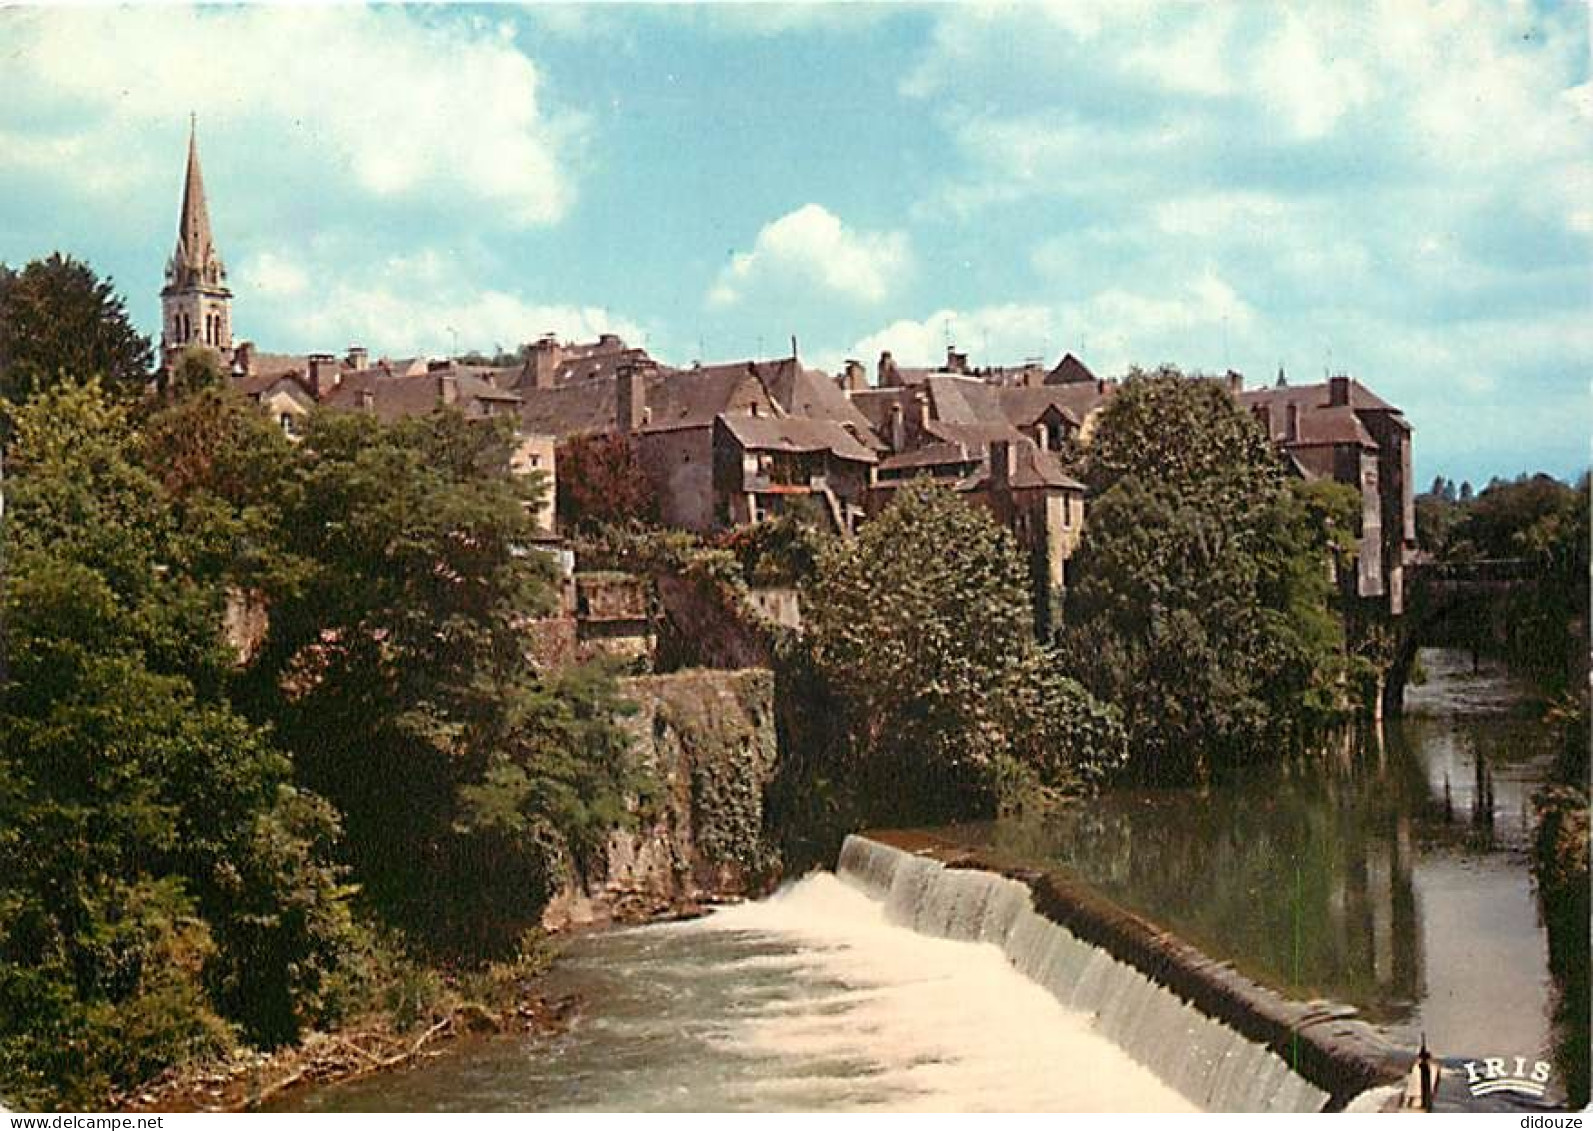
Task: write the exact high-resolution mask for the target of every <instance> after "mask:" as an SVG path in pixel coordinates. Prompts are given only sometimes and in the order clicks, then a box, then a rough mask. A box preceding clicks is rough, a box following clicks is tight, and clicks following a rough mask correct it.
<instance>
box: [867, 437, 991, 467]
mask: <svg viewBox="0 0 1593 1131" xmlns="http://www.w3.org/2000/svg"><path fill="white" fill-rule="evenodd" d="M981 458H983V457H982V456H980V455H979V454H978V453H977V452H971V451H969V449H968V448H967V447H966V446H964V445H962V444H957V443H951V442H949V441H943V442H941V443H938V444H925V445H924V446H923V447H921V448H910V449H908V450H907V451H905V452H897V453H895V454H894V455H889V456H886V457H885V458H884V459H882V460H880V461H879V469H880V470H881V471H910V470H912V469H913V468H917V467H947V466H950V465H954V464H964V463H977V462H978V461H979V460H980V459H981Z"/></svg>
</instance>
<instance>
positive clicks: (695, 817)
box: [542, 668, 778, 931]
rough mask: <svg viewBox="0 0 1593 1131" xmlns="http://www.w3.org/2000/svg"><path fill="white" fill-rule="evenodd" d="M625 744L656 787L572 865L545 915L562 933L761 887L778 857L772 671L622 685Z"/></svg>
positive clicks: (697, 674) (691, 674)
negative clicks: (625, 821)
mask: <svg viewBox="0 0 1593 1131" xmlns="http://www.w3.org/2000/svg"><path fill="white" fill-rule="evenodd" d="M623 692H624V694H625V697H626V698H628V699H630V700H631V701H632V702H634V703H635V704H636V706H637V708H638V710H637V713H636V714H635V715H634V716H632V717H631V718H630V719H629V720H628V721H627V726H628V728H629V730H630V733H631V735H632V742H633V747H632V748H633V750H634V751H635V753H636V756H637V757H638V759H639V760H640V762H641V764H642V766H643V767H644V768H645V770H646V771H647V773H648V774H649V776H650V777H651V778H652V779H653V781H654V783H655V785H656V787H657V790H658V792H657V794H656V796H655V797H654V798H652V799H651V800H650V801H649V802H648V803H646V804H645V805H644V803H643V802H642V800H641V799H640V798H636V799H633V800H632V802H631V809H632V814H633V824H632V825H631V826H630V827H628V828H624V829H618V830H616V831H614V832H613V833H611V834H610V835H609V839H608V843H607V844H606V845H605V846H604V849H603V852H602V854H601V857H600V859H599V860H597V861H594V862H593V863H592V865H591V866H590V868H589V870H588V871H587V872H586V873H585V874H580V873H578V872H577V870H576V869H575V868H574V867H573V865H572V866H571V868H570V870H569V872H568V873H567V875H566V877H565V880H564V882H563V884H562V885H561V886H560V888H559V890H558V892H557V894H555V896H554V897H553V899H552V900H551V901H550V902H549V903H548V905H547V907H546V909H545V910H544V912H543V920H542V921H543V926H544V927H546V928H547V929H549V930H555V931H557V930H567V929H570V928H572V927H580V926H590V925H597V924H603V923H610V922H615V921H626V920H637V919H646V918H651V917H655V916H657V915H660V914H667V913H671V912H677V913H678V912H687V911H692V910H695V909H696V908H698V907H699V906H701V905H703V904H708V903H715V902H722V901H725V900H729V899H738V898H744V897H748V896H755V895H761V894H763V893H764V892H765V891H766V890H767V888H768V886H769V885H770V883H771V882H772V881H773V880H774V879H775V878H776V876H777V872H778V868H777V857H776V854H775V850H774V847H773V846H772V845H771V844H770V842H769V841H768V840H767V839H766V838H765V836H764V830H763V798H764V791H765V790H766V788H767V787H768V784H769V782H770V781H771V780H772V778H773V776H774V772H775V762H776V758H777V753H778V752H777V748H776V738H775V725H774V717H775V716H774V676H773V674H772V673H770V672H769V671H766V670H763V669H756V668H754V669H746V670H742V671H705V670H692V671H682V672H675V673H672V674H670V675H660V676H643V677H639V678H635V679H629V680H626V681H624V684H623Z"/></svg>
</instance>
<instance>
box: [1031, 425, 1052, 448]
mask: <svg viewBox="0 0 1593 1131" xmlns="http://www.w3.org/2000/svg"><path fill="white" fill-rule="evenodd" d="M1034 446H1035V447H1037V448H1039V449H1040V450H1041V451H1042V452H1048V451H1050V450H1051V437H1050V435H1049V434H1047V432H1046V428H1045V421H1043V420H1037V421H1035V424H1034Z"/></svg>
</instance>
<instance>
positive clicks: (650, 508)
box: [554, 433, 658, 532]
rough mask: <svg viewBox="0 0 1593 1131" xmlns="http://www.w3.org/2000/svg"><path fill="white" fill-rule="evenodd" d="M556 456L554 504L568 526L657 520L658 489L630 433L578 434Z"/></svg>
mask: <svg viewBox="0 0 1593 1131" xmlns="http://www.w3.org/2000/svg"><path fill="white" fill-rule="evenodd" d="M555 459H556V461H557V467H558V492H557V496H556V498H555V500H554V508H555V510H556V512H557V514H558V517H559V525H560V526H561V528H563V529H564V530H565V531H567V532H573V531H580V530H590V529H593V528H594V527H598V526H604V525H613V524H616V523H627V522H639V523H643V524H649V525H650V524H652V523H655V522H657V521H658V495H657V492H655V491H654V489H653V484H652V481H651V480H649V479H648V478H647V474H646V472H645V471H643V469H642V464H641V460H640V458H639V456H638V455H637V451H636V444H635V441H634V440H632V438H631V437H630V436H628V435H625V434H623V433H609V434H606V435H600V436H576V437H573V438H572V439H569V440H566V441H565V442H564V443H562V444H560V445H559V447H558V451H557V453H556V455H555Z"/></svg>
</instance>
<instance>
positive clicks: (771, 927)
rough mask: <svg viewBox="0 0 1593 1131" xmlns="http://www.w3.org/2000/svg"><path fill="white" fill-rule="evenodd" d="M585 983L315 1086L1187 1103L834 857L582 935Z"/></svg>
mask: <svg viewBox="0 0 1593 1131" xmlns="http://www.w3.org/2000/svg"><path fill="white" fill-rule="evenodd" d="M555 981H556V983H557V985H556V986H555V987H554V988H556V989H561V990H565V989H567V990H574V991H577V992H579V993H581V994H582V996H583V997H584V998H585V999H586V1001H587V1002H588V1003H589V1004H588V1008H587V1010H586V1012H585V1014H584V1015H583V1016H582V1018H581V1019H580V1020H578V1021H577V1023H576V1024H575V1026H574V1027H573V1028H572V1029H571V1030H570V1031H569V1032H568V1033H566V1034H564V1035H563V1036H560V1037H556V1038H552V1039H545V1038H528V1039H525V1040H509V1039H497V1040H490V1041H483V1042H479V1043H476V1044H472V1045H468V1046H464V1047H462V1048H458V1049H455V1050H451V1051H450V1052H448V1053H445V1054H444V1055H443V1056H442V1057H440V1058H439V1059H437V1060H436V1061H433V1062H431V1063H430V1064H428V1065H426V1066H424V1067H422V1068H418V1069H415V1070H413V1071H410V1072H406V1073H402V1074H398V1075H393V1076H385V1077H375V1078H370V1079H367V1080H363V1081H357V1082H355V1083H353V1084H350V1085H348V1086H345V1087H331V1088H326V1089H323V1090H320V1091H318V1092H313V1093H310V1094H309V1095H308V1096H306V1097H304V1098H303V1100H302V1101H300V1103H299V1106H300V1108H301V1109H303V1110H320V1111H380V1110H394V1111H447V1110H453V1111H472V1110H474V1111H581V1110H586V1111H601V1110H609V1111H693V1110H708V1111H789V1110H797V1111H855V1110H878V1111H902V1110H907V1111H912V1110H952V1111H978V1110H1051V1111H1067V1110H1085V1111H1185V1110H1190V1109H1191V1105H1190V1103H1189V1101H1188V1100H1186V1099H1185V1098H1184V1097H1183V1096H1181V1095H1180V1094H1179V1093H1178V1092H1177V1091H1175V1090H1173V1089H1172V1088H1171V1087H1169V1086H1168V1085H1167V1084H1164V1083H1163V1082H1162V1081H1160V1080H1159V1079H1157V1078H1156V1076H1154V1075H1153V1074H1152V1073H1150V1072H1149V1071H1147V1070H1146V1069H1145V1068H1143V1067H1141V1066H1140V1065H1139V1064H1137V1063H1135V1062H1134V1061H1133V1060H1132V1059H1130V1057H1129V1056H1128V1055H1127V1054H1125V1053H1124V1052H1122V1051H1121V1050H1120V1049H1119V1048H1118V1046H1117V1045H1115V1044H1113V1043H1112V1042H1111V1041H1110V1040H1109V1039H1108V1038H1107V1037H1106V1036H1104V1035H1103V1034H1102V1033H1101V1032H1100V1031H1099V1030H1098V1029H1097V1028H1096V1026H1095V1024H1094V1022H1093V1020H1092V1019H1091V1018H1090V1017H1089V1016H1088V1015H1087V1014H1085V1013H1083V1012H1080V1011H1078V1010H1074V1009H1069V1008H1067V1007H1065V1006H1063V1005H1062V1004H1061V1003H1059V1002H1058V1001H1057V999H1056V998H1055V997H1053V996H1052V995H1051V994H1050V993H1049V992H1048V991H1047V990H1046V989H1045V988H1043V987H1042V986H1040V985H1038V984H1036V983H1035V982H1034V981H1031V980H1030V979H1028V978H1026V977H1025V976H1024V975H1023V974H1022V973H1020V972H1019V971H1017V970H1015V969H1014V968H1013V966H1012V964H1011V963H1010V962H1009V961H1008V959H1007V956H1006V955H1005V954H1004V953H1003V952H1002V951H1001V950H1000V949H998V948H997V947H996V946H994V945H991V944H989V943H976V942H971V941H953V940H948V939H945V938H935V937H930V936H928V935H924V934H919V933H917V932H915V931H913V930H911V929H909V928H908V927H906V926H902V925H898V924H897V923H896V922H893V921H892V919H891V917H890V916H889V915H888V914H887V907H886V904H885V903H883V902H881V901H879V900H877V899H874V898H871V897H870V896H869V895H868V894H866V893H865V892H864V891H862V890H859V888H858V887H855V886H853V885H851V884H848V883H847V882H845V881H843V880H841V879H838V878H837V877H835V876H833V875H830V874H828V873H816V874H814V875H811V876H808V877H807V878H805V879H803V880H800V881H798V882H797V883H795V884H793V885H791V886H789V887H787V888H785V889H783V890H782V891H780V892H778V893H777V894H775V895H774V896H772V897H771V898H769V899H767V900H763V901H761V902H758V903H749V904H744V905H742V906H738V907H732V908H727V909H724V910H721V911H719V912H717V913H715V914H713V915H710V916H709V917H707V918H705V919H701V920H696V921H693V922H688V923H671V924H659V925H655V926H648V927H638V928H633V929H629V930H622V931H613V932H609V933H605V934H595V935H590V936H586V937H584V938H579V939H577V940H575V941H574V943H573V944H572V945H571V947H570V948H569V950H568V951H567V952H566V954H565V956H564V957H562V958H561V959H560V961H559V964H558V968H557V971H556V975H555Z"/></svg>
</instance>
